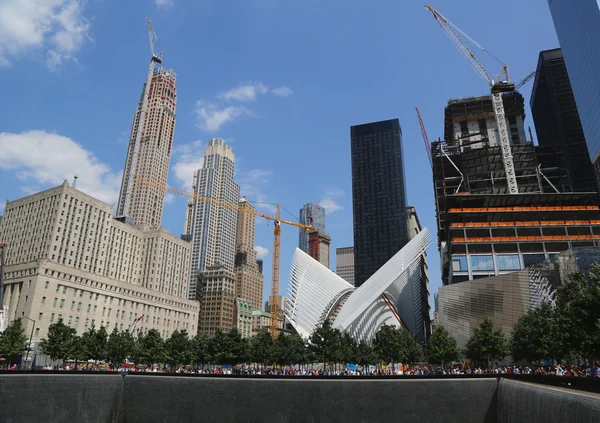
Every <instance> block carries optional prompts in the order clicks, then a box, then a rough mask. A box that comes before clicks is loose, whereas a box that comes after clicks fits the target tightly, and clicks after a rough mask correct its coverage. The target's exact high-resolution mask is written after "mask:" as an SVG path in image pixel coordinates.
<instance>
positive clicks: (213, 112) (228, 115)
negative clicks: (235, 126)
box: [196, 100, 251, 132]
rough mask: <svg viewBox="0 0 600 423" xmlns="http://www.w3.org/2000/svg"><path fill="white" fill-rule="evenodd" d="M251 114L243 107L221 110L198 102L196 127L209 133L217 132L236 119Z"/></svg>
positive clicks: (210, 104) (209, 104)
mask: <svg viewBox="0 0 600 423" xmlns="http://www.w3.org/2000/svg"><path fill="white" fill-rule="evenodd" d="M249 114H251V113H250V111H249V110H247V109H246V108H245V107H243V106H227V107H224V108H219V107H217V106H216V105H215V104H212V103H207V102H205V101H202V100H198V101H197V102H196V125H197V126H198V127H199V128H200V129H202V130H204V131H207V132H216V131H218V130H219V129H221V126H223V125H224V124H226V123H227V122H229V121H231V120H233V119H235V118H236V117H239V116H243V115H249Z"/></svg>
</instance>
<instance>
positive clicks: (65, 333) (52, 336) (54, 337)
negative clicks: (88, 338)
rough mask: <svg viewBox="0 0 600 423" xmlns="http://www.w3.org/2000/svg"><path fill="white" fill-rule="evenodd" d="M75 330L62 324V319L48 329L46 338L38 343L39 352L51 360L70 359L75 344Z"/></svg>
mask: <svg viewBox="0 0 600 423" xmlns="http://www.w3.org/2000/svg"><path fill="white" fill-rule="evenodd" d="M75 334H76V330H75V329H73V328H70V327H69V326H67V325H65V324H64V323H63V320H62V319H58V322H56V323H53V324H51V325H50V327H49V328H48V338H47V339H46V338H44V339H42V342H40V351H41V352H42V353H43V354H46V355H48V356H50V358H51V359H52V360H66V359H67V358H70V356H71V354H72V353H73V350H74V347H75V345H76V342H77V337H76V336H75Z"/></svg>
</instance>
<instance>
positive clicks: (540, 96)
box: [530, 49, 597, 192]
mask: <svg viewBox="0 0 600 423" xmlns="http://www.w3.org/2000/svg"><path fill="white" fill-rule="evenodd" d="M537 72H538V73H537V75H536V77H535V82H534V85H533V91H532V93H531V101H530V105H531V112H532V114H533V121H534V123H535V130H536V132H537V136H538V142H539V144H540V145H554V146H555V147H557V148H559V149H560V151H561V152H562V153H563V154H564V159H565V162H566V167H567V171H568V172H569V176H570V179H571V186H572V187H573V191H583V192H595V191H597V188H596V181H595V177H594V169H593V167H592V163H591V161H590V156H589V153H588V147H587V144H586V142H585V136H584V135H583V128H582V127H581V121H580V120H579V113H578V111H577V105H576V104H575V97H574V96H573V91H572V89H571V83H570V81H569V75H568V74H567V68H566V66H565V61H564V59H563V55H562V52H561V50H560V49H555V50H547V51H542V52H541V53H540V57H539V61H538V67H537Z"/></svg>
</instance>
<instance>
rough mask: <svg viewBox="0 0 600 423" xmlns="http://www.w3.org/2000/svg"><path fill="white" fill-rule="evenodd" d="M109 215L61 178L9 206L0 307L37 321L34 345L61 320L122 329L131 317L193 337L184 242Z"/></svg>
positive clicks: (2, 233) (1, 235) (1, 226)
mask: <svg viewBox="0 0 600 423" xmlns="http://www.w3.org/2000/svg"><path fill="white" fill-rule="evenodd" d="M112 214H113V207H112V206H111V205H108V204H105V203H103V202H101V201H99V200H96V199H95V198H93V197H91V196H89V195H87V194H84V193H83V192H81V191H78V190H77V189H75V188H73V187H71V186H69V185H68V183H67V181H65V182H64V183H63V184H62V185H60V186H58V187H55V188H51V189H48V190H46V191H42V192H40V193H37V194H33V195H30V196H27V197H24V198H21V199H19V200H15V201H7V203H6V208H5V212H4V217H3V219H2V222H1V223H0V240H1V241H4V242H6V243H7V245H8V247H7V256H6V264H7V266H6V268H5V286H4V303H5V304H6V305H8V306H9V307H10V309H9V310H10V318H11V320H12V319H16V318H19V317H27V318H29V319H32V320H35V331H34V337H33V339H34V340H40V339H41V338H44V337H46V336H47V331H48V326H49V325H50V324H52V323H54V322H56V321H58V319H59V318H60V317H62V318H63V320H64V322H65V323H66V324H68V325H69V326H71V327H73V328H75V329H77V332H78V333H79V334H81V333H83V332H84V331H85V330H86V329H87V328H89V327H91V326H92V325H95V326H96V327H100V326H106V327H107V328H108V330H109V331H111V330H112V329H113V328H114V327H117V328H118V329H127V328H129V326H130V325H131V323H132V322H133V320H134V319H135V318H136V317H137V316H143V319H142V320H141V321H140V322H139V323H138V325H137V329H138V330H144V331H145V330H147V329H150V328H155V329H157V330H158V331H159V332H160V333H161V335H163V336H164V337H168V336H169V335H170V334H171V333H172V332H173V331H174V330H175V329H186V330H187V331H188V333H190V334H192V335H195V334H196V332H197V319H198V303H197V302H196V301H189V300H187V284H188V280H189V269H190V244H189V243H187V242H185V241H182V240H180V239H178V238H176V237H174V236H173V235H170V234H169V233H168V232H167V231H165V230H164V229H157V230H147V229H148V227H144V226H141V227H132V226H129V225H126V224H123V223H121V222H118V221H116V220H115V219H113V217H112ZM23 322H24V325H28V327H30V326H31V324H32V323H31V322H28V321H26V320H23Z"/></svg>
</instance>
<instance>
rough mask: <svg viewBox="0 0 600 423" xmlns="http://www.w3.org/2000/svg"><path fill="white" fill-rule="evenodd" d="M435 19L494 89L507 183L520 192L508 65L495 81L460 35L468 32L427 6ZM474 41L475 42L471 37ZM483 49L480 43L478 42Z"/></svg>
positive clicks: (516, 191)
mask: <svg viewBox="0 0 600 423" xmlns="http://www.w3.org/2000/svg"><path fill="white" fill-rule="evenodd" d="M425 9H427V10H428V11H429V12H431V14H432V15H433V17H434V18H435V20H436V21H437V22H438V23H439V24H440V26H441V27H442V29H443V30H444V32H445V33H446V35H448V38H450V40H451V41H452V42H453V43H454V45H455V46H456V47H457V48H458V50H459V51H460V52H461V53H462V55H463V56H464V57H465V59H467V61H468V62H469V63H470V64H471V66H472V67H473V69H474V70H475V72H477V75H479V77H480V78H481V79H483V80H484V81H485V82H486V83H487V84H488V85H489V86H490V88H491V90H492V106H493V108H494V115H495V117H496V124H497V125H498V135H499V137H500V147H501V149H502V162H503V163H504V171H505V173H506V183H507V186H508V191H509V192H510V193H511V194H518V193H519V187H518V185H517V178H516V174H515V165H514V162H513V156H512V150H511V146H510V139H509V137H508V127H507V125H506V117H505V112H504V103H503V101H502V92H506V91H514V85H511V84H510V77H509V75H508V66H506V65H503V66H502V72H501V73H500V76H499V78H498V81H495V80H494V78H492V76H491V75H490V73H489V72H488V71H487V69H486V68H485V67H484V66H483V65H482V64H481V62H480V61H479V60H478V59H477V57H476V56H475V54H474V53H473V52H472V51H471V49H470V48H469V47H468V46H467V44H466V43H465V42H464V41H463V39H462V38H461V37H460V35H459V32H460V33H461V34H463V35H464V36H466V34H465V33H464V32H463V31H462V30H460V29H459V28H458V27H457V26H456V25H454V24H453V23H452V22H450V21H449V20H448V19H446V18H445V17H444V16H443V15H442V14H441V13H439V12H438V11H437V10H435V9H434V8H433V7H431V6H425ZM466 37H467V38H469V39H470V40H471V41H472V42H474V41H473V40H472V39H471V38H470V37H468V36H466ZM477 45H478V46H479V47H480V48H481V49H482V50H483V47H481V46H480V45H479V44H477ZM503 74H505V75H506V79H507V82H501V79H502V75H503Z"/></svg>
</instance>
